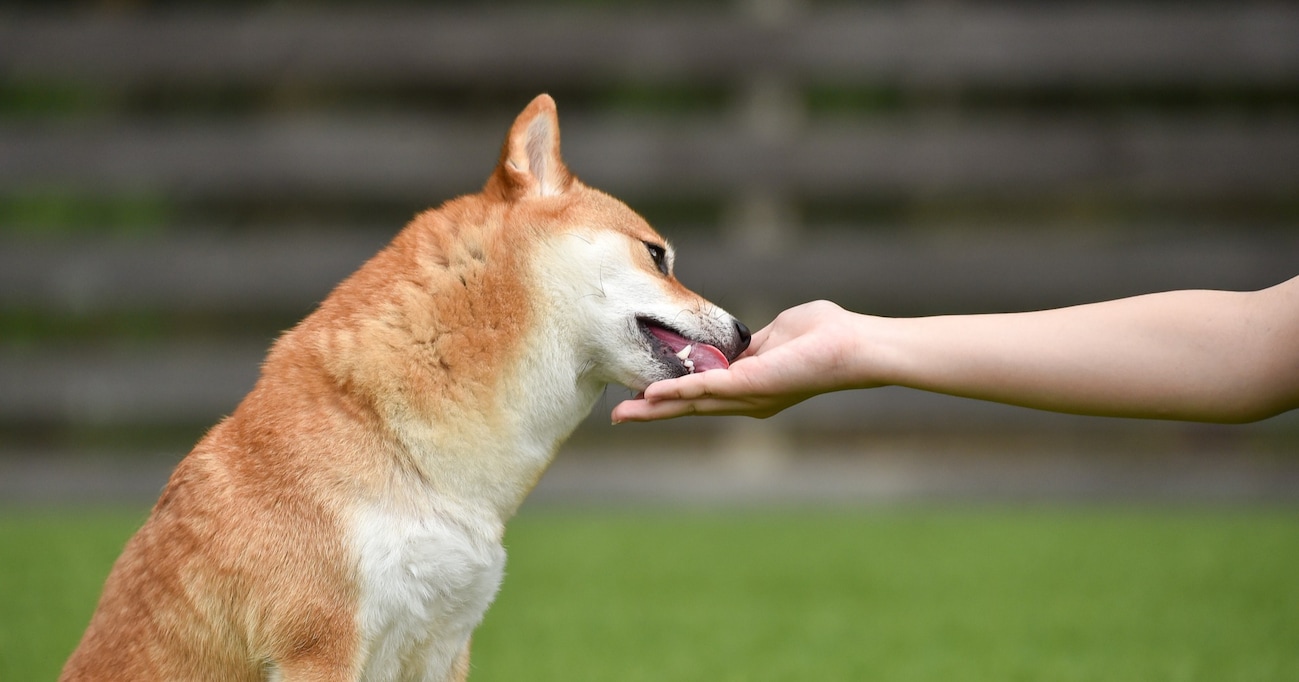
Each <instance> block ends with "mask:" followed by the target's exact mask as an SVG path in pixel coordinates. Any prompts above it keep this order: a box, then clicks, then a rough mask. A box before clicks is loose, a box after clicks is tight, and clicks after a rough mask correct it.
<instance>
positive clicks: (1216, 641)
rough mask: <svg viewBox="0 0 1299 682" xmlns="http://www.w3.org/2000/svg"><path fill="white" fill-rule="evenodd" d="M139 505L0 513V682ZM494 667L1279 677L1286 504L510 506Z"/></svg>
mask: <svg viewBox="0 0 1299 682" xmlns="http://www.w3.org/2000/svg"><path fill="white" fill-rule="evenodd" d="M138 521H139V515H138V514H118V515H107V516H102V517H98V518H92V517H79V516H71V515H64V516H45V517H30V516H28V517H23V516H15V515H13V514H10V515H9V516H7V517H0V680H37V679H52V678H53V677H54V675H55V674H56V672H57V670H58V668H59V666H60V664H61V662H62V659H63V657H64V656H66V654H67V652H68V651H69V650H70V649H71V647H72V646H73V645H74V644H75V642H76V639H77V637H78V636H79V634H80V630H81V628H82V627H83V626H84V624H85V622H86V620H87V619H88V617H89V614H90V610H91V609H92V608H93V604H94V599H95V595H96V593H97V591H98V589H99V585H100V582H101V581H102V579H103V577H104V575H105V573H106V572H107V570H108V567H109V565H110V564H111V562H112V560H113V558H114V556H115V554H116V552H117V549H118V548H119V547H120V546H121V544H122V543H123V542H124V541H125V538H126V536H127V535H128V534H129V533H130V531H131V530H132V529H133V527H134V526H135V524H136V523H137V522H138ZM506 542H507V545H508V546H509V550H510V565H509V568H508V575H507V577H506V581H505V586H504V588H503V590H502V592H501V594H500V596H499V597H498V599H497V603H496V604H495V605H494V606H493V608H492V610H491V611H490V612H489V613H488V616H487V620H486V622H485V623H484V625H483V626H482V627H481V628H480V629H479V631H478V633H477V634H476V635H475V637H474V656H473V667H474V672H473V675H472V677H471V679H473V680H474V681H475V682H489V681H492V680H522V679H527V680H566V681H580V680H620V681H635V680H701V681H702V680H709V681H717V680H746V681H748V680H862V679H878V680H899V681H911V680H917V681H918V680H943V681H949V680H961V681H970V680H975V681H977V680H989V681H992V680H996V681H998V682H1001V681H1015V680H1025V681H1027V680H1034V681H1036V680H1049V681H1063V682H1068V681H1072V680H1104V681H1105V682H1116V681H1123V680H1134V681H1135V680H1141V681H1142V682H1149V681H1158V680H1177V681H1182V680H1188V681H1189V680H1205V681H1213V682H1220V681H1250V680H1296V679H1299V514H1297V513H1295V512H1294V511H1293V510H1271V511H1269V510H1254V511H1202V510H1115V509H1073V510H1070V509H1035V508H1025V509H1016V510H994V509H939V510H889V511H875V512H851V513H849V512H842V513H834V512H828V511H827V512H788V513H776V512H751V513H740V512H732V513H724V512H706V513H705V512H699V513H685V512H672V513H651V512H648V511H645V512H636V513H632V512H618V513H576V512H563V513H560V512H553V511H542V512H535V511H534V512H532V513H528V514H525V515H524V516H522V517H521V518H519V519H517V520H515V522H514V523H513V524H512V525H511V527H510V530H509V533H508V535H507V538H506Z"/></svg>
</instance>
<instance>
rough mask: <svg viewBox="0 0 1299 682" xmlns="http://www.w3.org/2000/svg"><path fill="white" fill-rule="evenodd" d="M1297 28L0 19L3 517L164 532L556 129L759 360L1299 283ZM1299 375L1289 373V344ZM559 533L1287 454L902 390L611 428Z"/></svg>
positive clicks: (1291, 22)
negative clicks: (489, 186)
mask: <svg viewBox="0 0 1299 682" xmlns="http://www.w3.org/2000/svg"><path fill="white" fill-rule="evenodd" d="M1296 36H1299V9H1297V8H1296V6H1295V5H1293V4H1288V3H1268V2H1246V3H1238V2H1213V3H1210V2H1195V3H1185V2H1140V3H1123V2H1105V3H1089V2H1050V3H1037V2H1024V3H1013V2H1004V3H974V2H970V3H965V2H885V3H870V4H865V3H848V2H842V3H835V2H792V1H781V0H754V1H752V2H734V3H732V2H726V3H722V2H668V3H648V2H630V3H616V2H595V1H591V2H585V1H578V0H573V1H570V2H562V3H550V4H546V5H544V6H542V5H534V4H530V3H469V2H459V3H414V2H410V3H404V2H385V3H367V4H365V5H360V4H355V3H341V2H340V3H328V2H321V3H305V2H283V3H274V4H271V5H264V4H253V3H235V2H231V3H203V2H192V3H190V2H182V3H149V2H120V3H119V2H104V3H69V4H50V3H36V2H30V3H7V4H6V5H5V6H3V7H0V501H6V502H42V501H53V502H66V501H87V500H98V499H105V498H107V499H149V498H150V497H151V496H153V495H154V494H156V491H157V489H158V486H159V485H160V483H161V480H162V477H163V476H165V474H166V471H167V470H168V469H169V468H170V466H171V465H172V464H174V462H175V461H177V460H178V459H179V458H180V457H181V456H183V454H184V453H185V452H187V451H188V449H189V447H190V446H191V445H192V444H193V442H194V441H195V440H196V439H197V438H198V437H199V436H200V435H201V434H202V432H203V431H204V430H205V429H206V428H208V427H209V426H210V425H211V424H213V423H215V422H216V421H217V420H218V419H219V418H220V417H221V415H223V414H226V413H228V412H229V411H231V410H232V409H233V407H234V405H235V404H236V403H237V402H238V400H239V399H240V397H241V396H242V395H243V394H244V392H246V391H247V389H248V388H249V387H250V386H251V385H252V382H253V381H254V380H255V378H256V373H257V366H258V363H259V361H260V359H261V357H262V355H263V353H264V352H265V349H266V348H267V346H268V344H269V343H270V342H271V340H273V339H274V338H275V336H276V335H277V334H278V333H279V332H280V331H281V330H283V329H285V328H287V327H289V326H291V325H292V324H294V323H295V322H296V321H297V320H298V319H300V318H301V317H302V316H304V315H305V314H307V313H308V312H309V311H310V310H311V309H312V307H313V306H314V305H315V303H317V302H318V301H319V300H320V299H321V298H323V297H324V296H325V295H326V294H327V293H328V291H329V289H330V287H331V286H332V285H333V284H334V283H335V282H337V281H338V280H340V279H341V278H342V277H344V276H345V275H346V274H348V273H349V272H350V271H351V270H352V269H354V268H355V267H356V266H357V265H359V264H360V263H361V262H362V261H364V260H365V259H366V258H367V257H368V256H369V255H371V254H372V253H373V252H374V251H375V250H377V249H378V248H379V247H380V246H381V245H382V244H383V243H384V242H385V241H386V240H387V239H389V238H390V237H391V236H392V235H393V234H395V232H396V231H397V230H398V229H399V228H400V227H401V226H402V225H403V224H404V223H405V222H406V220H408V219H409V218H410V217H411V216H412V215H414V214H415V213H416V212H418V211H419V210H422V209H423V208H425V207H428V206H432V205H436V204H438V203H441V202H442V201H444V200H446V199H448V198H450V197H452V196H455V195H458V194H462V193H466V192H472V191H475V190H476V189H477V188H478V187H480V186H481V184H482V182H483V181H484V180H485V179H486V176H487V174H488V173H489V172H490V170H491V167H492V164H493V162H494V161H495V159H496V155H497V152H498V150H499V145H500V142H501V139H502V137H503V135H504V133H505V131H506V129H507V127H508V126H509V124H510V122H511V121H512V120H513V117H514V116H515V115H516V114H517V113H518V111H519V110H520V109H521V108H522V107H523V106H524V105H525V104H526V103H527V102H528V101H529V100H530V99H531V98H532V97H533V96H535V95H536V94H537V93H539V92H543V91H544V92H549V93H551V94H552V95H553V96H554V97H555V99H556V100H557V102H558V104H559V108H560V120H561V125H562V128H563V135H564V154H565V157H566V160H567V162H568V164H569V166H570V168H571V169H572V170H573V171H574V172H575V173H576V174H577V175H578V176H579V177H581V178H582V179H583V180H584V181H585V182H587V183H588V184H591V185H593V186H595V187H599V188H601V189H605V190H607V191H609V192H611V193H613V194H615V195H617V196H619V197H620V198H623V199H624V200H626V201H627V202H628V203H629V204H631V205H632V206H633V208H636V209H637V210H639V211H641V212H642V213H643V214H644V215H645V216H646V217H647V218H648V219H649V220H650V221H651V222H652V223H653V224H655V225H656V227H658V228H659V230H660V231H661V232H663V233H664V234H665V235H667V236H668V237H669V238H670V239H672V240H673V241H674V242H675V243H676V245H677V248H678V252H679V256H678V274H679V275H680V277H681V279H682V280H683V281H684V282H685V283H686V284H687V285H689V286H692V287H693V288H695V289H696V290H698V291H700V292H702V293H704V294H705V295H707V296H708V297H710V298H712V299H713V300H715V301H717V302H718V303H719V304H721V305H723V306H724V307H726V308H728V309H729V310H731V311H732V312H734V313H736V314H737V315H739V316H741V317H742V318H743V319H745V320H746V321H747V322H748V323H749V324H750V326H751V327H753V328H754V329H757V328H759V327H761V326H762V325H764V324H765V323H766V322H767V321H769V320H770V319H771V317H773V316H774V315H775V314H776V313H777V312H778V311H779V310H781V309H783V308H784V307H787V306H790V305H793V304H796V303H800V302H803V301H806V300H811V299H815V298H828V299H832V300H834V301H837V302H839V303H841V304H842V305H844V306H846V307H849V308H851V309H854V310H858V311H861V312H870V313H876V314H885V315H926V314H941V313H968V312H997V311H1008V310H1027V309H1034V308H1043V307H1054V306H1061V305H1069V304H1075V303H1083V302H1088V301H1095V300H1101V299H1106V298H1112V297H1118V296H1126V295H1133V294H1140V293H1145V292H1150V291H1159V290H1165V289H1173V288H1228V289H1253V288H1260V287H1264V286H1268V285H1271V284H1275V283H1277V282H1279V281H1282V280H1284V279H1287V278H1289V277H1291V276H1294V275H1296V274H1299V229H1296V228H1297V227H1299V40H1297V39H1296ZM1297 342H1299V340H1297ZM625 395H626V393H625V391H623V390H622V389H618V388H611V389H610V391H609V397H608V399H607V400H605V401H604V402H602V403H601V404H600V405H599V406H597V408H596V410H595V412H594V414H593V417H592V419H591V420H589V421H588V424H587V425H585V426H584V427H583V428H582V429H581V430H580V431H579V433H578V435H577V436H576V437H575V439H574V440H573V442H572V443H571V444H570V445H569V446H568V447H567V448H566V450H565V452H564V454H563V455H562V456H561V458H560V462H559V465H558V466H557V468H556V470H555V472H554V475H552V476H550V477H548V478H547V482H546V483H543V486H542V489H541V490H539V492H538V494H539V496H541V497H542V498H544V499H570V498H581V499H585V498H589V497H592V496H594V497H600V498H604V499H623V498H625V497H627V496H633V497H634V496H636V495H638V494H644V495H657V496H662V495H669V496H682V497H687V498H690V499H715V498H718V497H726V496H728V495H729V496H741V497H760V498H763V499H769V498H771V497H772V496H781V495H788V496H793V497H797V498H800V499H801V498H802V497H804V496H815V497H826V496H829V497H831V498H844V499H876V498H881V497H882V498H888V499H894V498H903V499H910V498H913V497H917V496H921V497H923V496H939V497H950V496H992V497H1023V496H1032V497H1047V498H1058V497H1069V498H1071V497H1084V498H1094V497H1111V496H1120V497H1137V498H1141V499H1150V498H1162V497H1171V498H1175V499H1186V498H1190V499H1227V500H1236V499H1246V500H1256V499H1268V500H1275V499H1282V500H1291V501H1292V500H1294V499H1295V498H1296V495H1297V494H1299V458H1296V456H1295V455H1296V451H1297V450H1299V448H1297V447H1296V446H1297V445H1299V419H1296V418H1295V417H1294V416H1293V415H1289V416H1282V417H1278V418H1275V419H1272V420H1268V421H1265V422H1261V423H1259V424H1254V425H1247V426H1211V425H1202V424H1179V423H1163V422H1140V421H1134V420H1122V419H1101V418H1084V417H1074V416H1066V415H1052V414H1045V413H1038V412H1034V411H1030V410H1024V409H1018V408H1010V407H1003V406H995V405H988V404H984V403H979V402H975V401H964V400H957V399H949V398H945V397H941V396H933V395H928V394H923V393H919V392H912V391H904V390H898V389H884V390H877V391H868V392H859V393H852V394H837V395H832V396H824V397H821V398H818V399H815V400H813V401H810V402H809V403H807V404H805V405H802V406H800V407H798V408H796V409H794V410H791V411H789V412H788V413H786V414H783V415H780V416H778V417H776V418H774V419H771V420H768V421H764V422H756V421H750V420H740V419H714V420H704V419H695V420H679V421H675V422H670V423H664V424H655V425H634V426H622V427H618V428H617V429H612V428H610V427H609V426H607V415H608V411H609V409H610V408H611V407H612V405H613V404H614V403H615V402H616V401H617V400H619V399H621V398H622V397H624V396H625Z"/></svg>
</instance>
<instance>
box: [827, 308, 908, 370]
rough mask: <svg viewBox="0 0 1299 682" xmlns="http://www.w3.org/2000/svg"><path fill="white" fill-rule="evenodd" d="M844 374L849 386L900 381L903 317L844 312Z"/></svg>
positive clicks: (903, 329)
mask: <svg viewBox="0 0 1299 682" xmlns="http://www.w3.org/2000/svg"><path fill="white" fill-rule="evenodd" d="M845 313H846V315H847V319H846V324H845V329H846V333H845V334H844V340H845V344H846V347H845V348H844V351H843V359H844V376H846V377H848V378H849V380H850V383H851V385H850V386H849V388H874V387H878V386H891V385H895V384H899V383H903V372H902V367H903V365H904V363H903V362H902V358H903V355H904V354H903V349H904V347H905V343H904V341H903V339H904V338H905V327H906V320H905V319H900V318H891V317H877V316H874V315H863V314H860V313H852V312H846V311H845Z"/></svg>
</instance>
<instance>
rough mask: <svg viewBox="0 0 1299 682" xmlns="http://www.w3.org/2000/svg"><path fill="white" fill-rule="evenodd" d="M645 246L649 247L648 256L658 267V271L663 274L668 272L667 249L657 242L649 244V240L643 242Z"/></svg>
mask: <svg viewBox="0 0 1299 682" xmlns="http://www.w3.org/2000/svg"><path fill="white" fill-rule="evenodd" d="M645 248H647V249H649V254H650V258H653V259H654V265H655V267H657V268H658V269H659V272H661V273H663V274H665V275H666V274H668V260H667V256H668V252H667V250H666V249H664V248H663V247H661V246H659V245H658V244H650V243H649V242H645Z"/></svg>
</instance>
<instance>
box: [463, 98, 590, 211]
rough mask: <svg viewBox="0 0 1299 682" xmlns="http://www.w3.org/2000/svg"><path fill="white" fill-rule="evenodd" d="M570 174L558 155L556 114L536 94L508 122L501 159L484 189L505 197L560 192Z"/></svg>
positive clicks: (551, 103) (548, 101) (512, 198)
mask: <svg viewBox="0 0 1299 682" xmlns="http://www.w3.org/2000/svg"><path fill="white" fill-rule="evenodd" d="M572 181H573V178H572V176H571V175H569V174H568V168H567V167H565V166H564V160H563V159H562V158H560V155H559V115H558V113H557V112H556V110H555V100H553V99H551V98H550V95H538V96H537V98H536V99H534V100H532V103H531V104H529V105H528V107H527V108H526V109H524V110H523V113H521V114H519V117H518V118H516V119H514V125H513V126H510V133H509V135H507V136H506V138H505V146H504V147H503V148H502V149H501V160H500V162H499V163H497V164H496V170H495V172H493V173H492V177H491V179H489V180H488V181H487V187H486V188H485V190H484V191H486V192H487V193H488V194H493V195H496V196H498V197H500V198H502V199H505V200H507V201H515V200H518V199H522V198H524V197H547V196H557V195H559V194H563V193H564V192H565V191H566V190H567V189H568V187H569V185H570V184H571V183H572Z"/></svg>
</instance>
